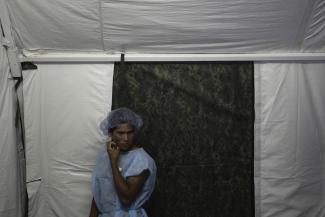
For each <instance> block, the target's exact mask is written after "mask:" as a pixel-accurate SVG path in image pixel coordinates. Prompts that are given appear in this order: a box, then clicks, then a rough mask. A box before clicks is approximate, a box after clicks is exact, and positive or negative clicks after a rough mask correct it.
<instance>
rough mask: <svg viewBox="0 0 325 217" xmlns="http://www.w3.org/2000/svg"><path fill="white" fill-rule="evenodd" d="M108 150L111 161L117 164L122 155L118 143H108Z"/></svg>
mask: <svg viewBox="0 0 325 217" xmlns="http://www.w3.org/2000/svg"><path fill="white" fill-rule="evenodd" d="M106 149H107V153H108V156H109V158H110V159H111V161H112V162H114V163H116V162H117V159H118V156H119V155H120V148H119V147H118V146H117V145H116V143H114V142H113V141H110V142H107V143H106Z"/></svg>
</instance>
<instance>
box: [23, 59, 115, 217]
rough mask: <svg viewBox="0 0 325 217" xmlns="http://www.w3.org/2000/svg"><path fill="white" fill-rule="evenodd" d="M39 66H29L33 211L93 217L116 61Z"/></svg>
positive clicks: (27, 93) (28, 138)
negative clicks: (96, 169)
mask: <svg viewBox="0 0 325 217" xmlns="http://www.w3.org/2000/svg"><path fill="white" fill-rule="evenodd" d="M37 66H38V69H37V70H29V71H24V97H25V101H24V103H25V104H24V105H25V106H24V108H25V129H26V161H27V163H26V164H27V190H28V197H29V199H30V200H29V216H33V217H38V216H48V217H54V216H87V215H88V214H89V211H90V204H91V192H90V176H91V171H92V168H93V166H94V165H95V160H96V156H97V152H98V149H99V148H100V147H101V146H102V145H103V137H102V136H101V134H100V130H99V123H100V121H101V120H102V119H104V117H106V115H107V112H108V111H109V110H110V108H111V93H112V91H111V90H112V81H113V69H114V65H113V64H93V65H89V64H79V65H78V64H38V65H37ZM67 204H69V206H67Z"/></svg>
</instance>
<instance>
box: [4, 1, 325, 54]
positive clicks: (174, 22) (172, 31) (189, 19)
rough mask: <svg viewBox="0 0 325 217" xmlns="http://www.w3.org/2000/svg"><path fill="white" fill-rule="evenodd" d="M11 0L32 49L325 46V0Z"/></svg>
mask: <svg viewBox="0 0 325 217" xmlns="http://www.w3.org/2000/svg"><path fill="white" fill-rule="evenodd" d="M5 1H6V2H7V4H8V6H9V9H10V15H11V17H12V21H13V23H14V25H13V27H14V30H15V31H14V32H15V39H16V42H17V44H18V45H19V48H21V49H24V50H28V51H42V52H44V51H76V52H79V51H90V50H93V51H94V50H96V51H106V52H109V53H120V52H127V53H132V52H134V53H142V52H143V53H268V52H276V53H279V52H280V53H281V52H284V53H290V52H324V51H325V45H324V41H323V38H324V37H325V28H324V20H325V10H324V1H323V0H231V1H229V0H227V1H226V0H204V1H199V2H198V1H196V0H172V1H163V0H154V1H153V0H132V1H129V0H125V1H112V0H89V1H80V0H79V1H76V0H56V1H49V0H30V1H19V0H5Z"/></svg>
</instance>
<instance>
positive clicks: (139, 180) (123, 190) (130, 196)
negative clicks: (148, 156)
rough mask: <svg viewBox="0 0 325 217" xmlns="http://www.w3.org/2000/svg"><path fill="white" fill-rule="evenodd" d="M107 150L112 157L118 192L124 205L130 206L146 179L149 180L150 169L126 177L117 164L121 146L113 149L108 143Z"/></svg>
mask: <svg viewBox="0 0 325 217" xmlns="http://www.w3.org/2000/svg"><path fill="white" fill-rule="evenodd" d="M107 151H108V155H109V157H110V162H111V167H112V173H113V179H114V183H115V187H116V191H117V194H118V196H119V198H120V200H121V202H122V204H123V206H126V207H128V206H130V205H131V203H132V202H133V201H134V200H135V198H136V197H137V195H138V193H139V192H140V190H141V188H142V187H143V185H144V183H145V181H146V180H147V178H148V176H149V170H144V171H142V172H141V173H140V174H139V175H137V176H130V177H128V178H127V179H124V177H123V176H122V174H121V172H120V171H119V169H118V165H117V159H118V155H119V148H117V149H112V148H111V146H110V145H108V146H107Z"/></svg>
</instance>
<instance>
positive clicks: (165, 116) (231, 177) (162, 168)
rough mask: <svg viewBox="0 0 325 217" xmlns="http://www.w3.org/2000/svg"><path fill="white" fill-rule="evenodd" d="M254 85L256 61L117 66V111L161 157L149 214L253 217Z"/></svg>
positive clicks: (163, 216)
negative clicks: (131, 118) (132, 119)
mask: <svg viewBox="0 0 325 217" xmlns="http://www.w3.org/2000/svg"><path fill="white" fill-rule="evenodd" d="M253 85H254V80H253V63H252V62H224V63H220V62H203V63H201V62H198V63H118V64H116V65H115V71H114V86H113V109H114V108H118V107H129V108H131V109H132V110H134V111H135V112H137V113H138V114H140V115H141V116H142V117H143V119H144V127H143V130H142V132H141V136H140V138H138V139H139V142H140V143H141V144H142V145H143V146H144V148H145V149H146V150H147V151H148V152H149V153H150V154H151V156H152V157H153V158H154V159H155V161H156V163H157V168H158V175H157V184H156V189H155V192H154V194H153V196H152V198H151V200H150V202H149V203H148V204H147V205H146V209H147V210H148V214H149V216H151V217H216V216H222V217H237V216H238V217H251V216H253V212H254V192H253V191H254V187H253V123H254V87H253Z"/></svg>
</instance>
